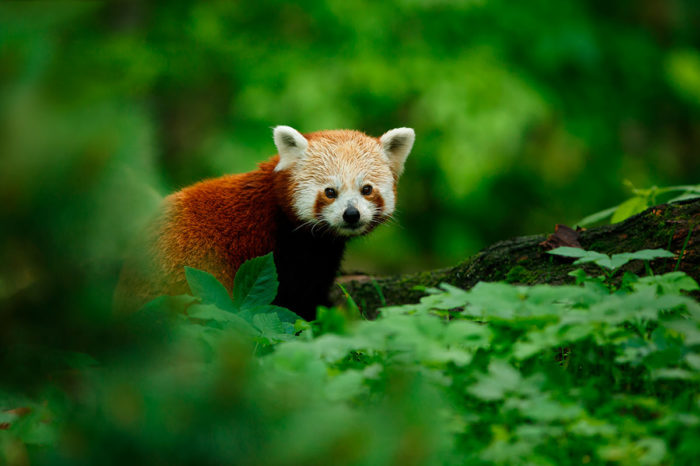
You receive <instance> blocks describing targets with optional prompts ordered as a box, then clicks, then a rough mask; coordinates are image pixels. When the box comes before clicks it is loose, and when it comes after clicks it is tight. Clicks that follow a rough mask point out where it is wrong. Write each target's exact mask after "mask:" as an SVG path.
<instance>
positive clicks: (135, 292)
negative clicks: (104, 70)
mask: <svg viewBox="0 0 700 466" xmlns="http://www.w3.org/2000/svg"><path fill="white" fill-rule="evenodd" d="M304 136H305V137H306V139H307V140H308V141H313V140H316V139H317V138H322V140H317V145H318V146H319V147H320V148H321V149H322V150H326V151H328V152H327V153H331V154H336V153H340V154H343V155H344V156H345V157H346V160H347V158H348V157H350V158H351V157H352V156H354V155H356V154H367V153H372V151H377V150H380V148H379V146H378V140H375V139H373V138H369V137H368V136H366V135H365V134H363V133H360V132H357V131H347V130H342V131H320V132H317V133H310V134H306V135H304ZM333 144H337V147H334V146H333ZM336 150H337V151H339V152H335V151H336ZM351 160H352V158H351ZM369 160H372V159H369ZM373 160H376V158H375V159H373ZM278 162H279V156H275V157H273V158H272V159H270V160H268V161H267V162H263V163H261V164H260V165H259V169H258V170H256V171H253V172H250V173H244V174H239V175H227V176H223V177H220V178H215V179H210V180H205V181H202V182H200V183H197V184H194V185H192V186H189V187H187V188H185V189H183V190H181V191H179V192H177V193H174V194H172V195H170V196H168V197H167V198H166V199H165V200H164V204H163V208H162V211H161V213H160V215H159V217H158V218H157V219H156V221H154V222H153V224H152V225H151V227H150V228H149V230H148V231H147V233H146V235H145V236H146V238H141V240H142V242H141V243H140V245H139V246H138V247H137V248H134V249H133V250H132V251H131V255H130V256H129V258H128V259H127V260H126V262H125V265H124V268H123V270H122V274H121V276H120V281H119V284H118V286H117V290H116V293H115V304H116V306H117V309H119V310H122V311H131V310H136V309H137V308H138V307H139V306H141V305H143V304H144V303H146V302H148V301H149V300H151V299H153V298H155V297H157V296H160V295H164V294H169V295H177V294H184V293H188V292H189V287H188V285H187V282H186V279H185V271H184V267H185V266H190V267H194V268H197V269H201V270H205V271H207V272H209V273H211V274H212V275H214V276H215V277H216V278H217V279H218V280H219V281H220V282H221V283H222V284H223V285H224V286H225V287H226V288H227V289H228V290H229V291H231V290H232V288H233V279H234V276H235V274H236V271H237V270H238V268H239V267H240V266H241V265H242V264H243V262H245V261H247V260H249V259H252V258H254V257H257V256H262V255H264V254H267V253H269V252H273V251H274V258H275V265H276V266H277V270H278V276H279V288H278V294H277V297H276V298H275V303H276V304H280V305H283V306H287V307H290V308H291V309H292V310H295V311H297V312H299V313H300V314H301V315H302V317H305V318H308V319H313V318H314V316H315V309H316V306H317V305H318V304H327V303H326V301H327V294H328V290H329V288H330V287H331V285H332V283H333V279H334V277H335V274H336V272H337V270H338V268H339V266H340V260H341V258H342V254H343V250H344V248H345V241H347V239H348V238H347V237H339V236H334V235H333V234H330V233H328V234H324V233H323V231H322V232H321V233H320V234H317V235H315V236H314V234H313V228H312V226H309V227H308V230H310V233H309V231H306V230H305V229H304V228H306V227H304V228H301V229H300V228H299V227H300V226H301V225H303V224H305V223H304V222H303V221H302V220H301V219H300V218H299V216H297V213H296V211H295V207H294V200H295V199H294V196H295V193H296V191H297V187H298V186H304V185H303V183H304V181H303V180H304V176H302V177H301V178H299V176H298V174H297V175H295V176H293V175H292V171H291V169H290V170H288V169H283V170H281V171H274V169H275V167H276V166H277V164H278ZM361 163H363V164H365V165H368V164H369V165H368V167H367V169H368V170H371V169H372V166H371V163H370V162H368V159H366V158H365V159H363V160H362V162H361ZM307 168H308V169H309V170H310V173H307V172H302V175H305V176H310V177H313V176H319V177H322V176H323V175H324V173H323V165H311V166H309V167H305V169H307ZM382 168H384V169H385V170H386V167H382ZM393 175H394V185H393V186H392V189H393V190H394V193H393V194H394V197H395V194H396V184H395V182H396V179H397V174H396V173H393ZM295 180H297V181H296V182H295ZM300 180H301V181H300ZM297 182H298V183H300V184H299V185H297V184H296V183H297ZM297 196H298V193H297ZM367 199H368V200H369V201H370V202H373V203H374V205H375V206H376V207H377V210H378V211H377V213H376V214H375V219H374V221H373V222H372V223H371V224H370V225H369V226H368V227H367V228H366V230H365V232H368V231H370V230H372V229H373V228H374V227H375V226H376V225H377V224H378V223H381V222H382V221H384V220H386V218H387V217H384V216H383V214H385V212H384V210H385V207H386V201H385V199H384V198H383V197H382V195H381V194H380V192H378V191H375V192H373V193H371V194H370V195H368V196H367ZM333 201H334V200H333V199H329V198H328V197H327V196H325V194H324V192H323V191H321V192H319V193H318V195H317V197H316V199H315V204H314V205H313V213H314V215H315V216H316V217H321V212H322V211H323V209H324V208H325V207H327V206H328V205H330V204H332V203H333ZM309 207H311V206H309ZM392 210H393V209H392ZM390 214H391V212H389V215H390ZM299 215H304V214H299Z"/></svg>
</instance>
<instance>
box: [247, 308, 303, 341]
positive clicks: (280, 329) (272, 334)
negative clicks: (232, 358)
mask: <svg viewBox="0 0 700 466" xmlns="http://www.w3.org/2000/svg"><path fill="white" fill-rule="evenodd" d="M253 325H255V327H256V328H257V329H258V330H260V333H261V336H263V337H264V338H267V339H270V340H288V339H290V338H293V336H292V335H290V334H288V333H287V332H286V330H285V327H284V325H283V322H282V321H281V320H280V318H279V317H278V316H277V314H276V313H274V312H271V313H269V314H255V315H254V316H253Z"/></svg>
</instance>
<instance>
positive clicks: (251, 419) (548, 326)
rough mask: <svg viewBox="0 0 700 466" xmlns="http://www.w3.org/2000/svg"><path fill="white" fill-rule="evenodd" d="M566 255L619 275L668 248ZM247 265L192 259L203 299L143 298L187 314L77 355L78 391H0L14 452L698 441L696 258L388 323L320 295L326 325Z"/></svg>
mask: <svg viewBox="0 0 700 466" xmlns="http://www.w3.org/2000/svg"><path fill="white" fill-rule="evenodd" d="M552 253H553V254H556V255H559V256H563V257H573V258H576V259H577V260H578V262H580V263H584V264H585V263H593V264H596V265H597V266H599V267H600V268H601V269H602V270H605V271H609V272H610V273H615V272H617V271H619V269H620V267H622V266H623V265H624V264H625V263H627V262H629V261H632V260H644V261H650V260H654V259H658V258H665V257H670V256H669V253H668V252H666V251H663V250H643V251H637V252H634V253H626V254H615V255H612V256H607V255H605V254H600V253H596V252H593V251H583V250H580V249H572V248H560V249H559V250H555V251H553V252H552ZM271 269H272V270H271ZM239 273H244V274H245V276H241V277H240V278H238V281H237V283H238V284H239V285H238V288H237V289H238V290H240V292H241V293H242V294H243V297H241V298H238V300H237V299H236V298H235V296H234V298H233V299H231V298H230V297H229V296H228V293H225V289H224V288H223V287H222V286H221V285H220V284H218V283H217V282H216V280H214V279H213V278H212V277H211V276H210V275H208V274H206V273H205V272H202V271H198V270H195V269H188V270H187V278H188V282H189V283H190V287H191V289H192V292H193V294H194V295H195V296H194V297H186V296H182V297H170V298H168V299H162V298H159V299H158V300H155V301H154V302H152V303H150V304H149V305H147V306H146V308H144V310H143V311H142V312H144V311H146V312H148V313H150V314H149V316H154V315H157V314H158V313H161V314H168V315H174V316H175V318H174V320H170V321H169V322H170V323H169V324H167V323H164V322H163V321H160V322H161V323H159V325H160V326H163V327H165V328H166V330H167V333H168V334H169V338H168V339H166V340H165V341H163V342H161V343H160V344H158V345H156V346H155V347H151V350H150V351H149V353H147V354H140V355H139V357H138V358H137V359H132V358H129V357H125V356H121V357H119V358H117V359H112V360H110V361H109V362H105V363H101V364H99V365H98V366H97V367H96V365H97V364H98V363H97V362H96V361H95V360H93V359H91V358H89V357H87V356H85V357H77V356H76V355H72V356H70V355H69V357H68V359H67V360H70V361H73V363H71V364H72V365H73V366H74V367H76V369H77V370H78V372H77V373H76V374H78V378H79V380H81V381H82V382H81V384H83V388H82V389H81V391H80V392H78V393H74V394H72V395H71V397H75V396H77V399H78V400H81V401H77V402H76V401H74V400H73V401H67V398H66V394H64V390H66V388H65V386H64V388H62V389H61V390H57V389H56V388H52V389H51V390H49V391H47V392H45V393H44V394H43V395H40V396H38V397H29V398H26V397H14V396H11V395H10V394H9V393H2V394H0V406H2V407H4V408H5V409H7V408H17V407H21V408H22V409H24V410H25V411H24V412H19V413H18V412H16V411H4V412H3V413H2V415H1V417H0V423H2V422H7V423H9V428H8V429H6V430H5V431H0V432H2V433H0V439H1V441H0V455H2V456H0V458H4V459H5V460H6V461H9V460H8V458H15V457H14V456H12V455H17V451H20V452H22V451H24V452H28V453H29V457H30V458H31V459H32V461H33V463H32V464H48V465H54V464H56V465H59V464H77V465H80V464H96V463H99V464H120V463H121V462H123V461H124V460H126V459H128V460H130V461H132V462H133V461H137V462H138V461H143V460H146V459H149V460H151V459H152V458H154V457H155V458H157V459H158V461H160V462H163V463H167V464H190V463H192V462H196V463H197V464H222V463H236V464H290V465H291V464H308V463H315V464H329V463H332V464H367V465H377V464H397V463H399V464H403V463H404V462H406V461H407V459H408V458H410V459H411V460H412V461H414V462H415V463H416V464H446V463H449V464H456V463H459V464H464V463H469V464H513V463H519V464H532V463H538V464H540V463H541V464H568V463H571V462H577V463H578V462H583V463H589V462H590V463H594V464H595V463H601V464H602V463H608V462H612V463H624V464H666V463H670V462H673V463H679V464H684V463H691V462H692V461H694V459H695V458H696V457H697V455H698V454H700V450H698V446H697V440H696V439H697V436H698V435H700V405H699V404H698V399H699V398H698V397H699V396H700V304H698V303H697V302H696V301H695V300H693V299H692V298H690V297H689V296H687V295H686V294H685V293H687V292H692V291H697V290H698V289H700V287H698V284H697V283H696V282H695V281H694V280H693V279H692V278H690V277H689V276H687V275H686V274H684V273H682V272H672V273H668V274H664V275H649V276H644V277H638V276H636V275H632V274H629V273H627V274H626V275H625V277H624V280H625V283H626V284H625V286H621V287H619V289H617V290H616V291H615V293H611V292H610V289H609V287H608V286H597V285H596V283H598V282H597V281H596V278H595V277H591V276H588V275H586V274H585V272H583V271H582V270H579V271H578V272H577V273H576V274H575V276H576V278H577V282H578V284H576V285H566V286H550V285H537V286H532V287H523V286H513V285H510V284H506V283H483V282H482V283H479V284H477V285H476V286H475V287H474V288H472V289H471V290H468V291H465V290H461V289H458V288H455V287H453V286H450V285H442V286H441V287H439V288H431V289H427V290H426V292H427V295H426V296H425V297H423V298H422V299H421V300H420V301H419V302H418V303H415V304H409V305H405V306H395V307H385V308H383V309H382V310H381V315H380V317H379V319H378V320H376V321H358V320H349V319H348V318H347V317H346V316H345V313H344V312H341V311H340V310H337V309H326V308H320V309H319V315H318V319H317V321H315V322H312V323H311V324H309V323H307V322H305V321H303V320H301V319H298V318H297V319H294V324H292V322H291V321H292V318H294V317H295V315H294V314H293V313H290V312H289V311H287V310H283V309H281V308H275V307H274V306H271V305H270V304H269V303H270V301H271V299H272V297H273V296H274V295H273V294H266V293H265V291H264V290H265V289H268V290H269V289H274V288H275V285H276V278H275V275H274V262H273V261H272V260H271V257H270V256H269V255H268V256H265V257H262V258H257V259H254V260H253V261H250V262H248V263H247V264H246V265H245V266H244V267H242V268H241V271H240V272H239ZM261 283H267V284H268V285H269V284H272V285H271V286H270V288H265V287H262V286H258V285H259V284H261ZM604 285H606V284H604ZM222 290H223V291H224V292H223V293H222ZM253 290H257V292H253ZM250 296H256V297H257V298H256V299H247V298H248V297H250ZM236 303H241V304H240V305H239V304H236ZM126 374H128V376H126ZM69 398H70V397H69ZM87 400H90V401H89V403H88V404H86V402H87ZM67 407H68V409H67ZM27 413H29V414H27ZM183 439H186V440H187V441H186V442H185V441H183ZM39 446H41V447H39ZM13 461H14V463H13V462H10V464H20V463H18V462H17V460H16V459H15V460H13Z"/></svg>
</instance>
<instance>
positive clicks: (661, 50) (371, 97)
mask: <svg viewBox="0 0 700 466" xmlns="http://www.w3.org/2000/svg"><path fill="white" fill-rule="evenodd" d="M0 46H1V48H0V50H1V52H0V53H1V55H0V76H1V78H0V79H1V83H2V84H1V85H2V87H1V90H0V209H1V212H2V228H1V229H0V241H1V242H0V255H1V256H2V257H1V259H2V260H0V298H8V297H10V296H13V297H16V296H17V295H18V293H20V294H21V293H22V292H23V290H28V289H31V290H32V292H31V293H25V294H26V295H27V296H28V297H27V299H29V301H31V302H35V303H39V302H46V299H50V300H51V301H52V302H53V303H54V304H53V305H55V306H57V307H60V305H61V303H64V302H65V300H77V302H73V308H82V307H83V304H85V303H93V302H95V300H97V301H98V302H103V300H104V298H102V297H103V296H107V295H109V294H110V287H111V286H112V285H113V283H114V280H115V278H116V275H117V273H118V270H119V265H120V257H121V254H122V252H123V250H124V248H125V245H126V244H127V242H128V240H129V237H130V236H131V235H133V233H134V231H138V228H139V226H140V225H142V224H143V222H144V219H145V218H147V216H148V214H149V212H150V211H151V209H152V208H153V207H154V206H155V205H157V202H158V199H159V198H160V196H163V195H165V194H167V193H169V192H172V191H173V190H176V189H179V188H181V187H183V186H186V185H188V184H191V183H193V182H195V181H197V180H200V179H202V178H204V177H211V176H218V175H221V174H224V173H234V172H244V171H248V170H251V169H254V167H255V164H256V163H257V162H260V161H262V160H264V159H266V158H268V157H269V156H270V155H272V154H273V153H274V152H275V148H274V145H273V143H272V138H271V130H270V127H271V126H274V125H277V124H288V125H292V126H294V127H296V128H297V129H299V130H300V131H303V132H311V131H315V130H319V129H325V128H354V129H360V130H363V131H366V132H367V133H369V134H371V135H375V136H378V135H381V134H382V133H383V132H384V131H386V130H388V129H390V128H394V127H398V126H411V127H413V128H415V130H416V133H417V141H416V144H415V147H414V150H413V153H412V155H411V156H410V158H409V160H408V163H407V168H406V172H405V175H404V178H403V179H402V180H401V183H400V187H399V205H398V217H397V218H398V221H399V222H398V223H399V225H391V226H385V227H382V228H380V229H378V231H376V232H375V233H373V234H372V235H370V236H368V237H367V238H363V239H360V240H357V241H355V242H354V244H353V245H352V247H351V248H350V251H349V253H348V255H347V260H346V264H345V269H346V270H347V271H355V270H362V271H369V272H377V273H391V272H403V271H412V270H420V269H426V268H433V267H439V266H447V265H451V264H454V263H456V262H457V261H458V260H460V259H462V258H464V257H467V256H469V255H471V254H473V253H475V252H476V251H478V250H479V249H480V248H483V247H485V246H487V245H488V244H490V243H493V242H494V241H497V240H500V239H506V238H509V237H513V236H516V235H523V234H534V233H540V232H546V231H551V230H552V229H553V225H554V223H557V222H559V223H569V224H572V223H575V222H576V221H577V220H578V219H580V218H581V217H583V216H585V215H587V214H590V213H592V212H595V211H597V210H600V209H603V208H606V207H609V206H612V205H615V204H618V203H619V202H621V201H622V200H624V199H625V197H626V196H628V195H629V192H628V191H627V188H625V187H624V184H623V180H624V179H629V180H631V181H632V182H633V183H634V184H635V185H636V186H639V187H648V186H651V185H653V184H659V185H669V184H681V183H697V182H698V181H699V179H700V155H699V153H698V149H699V148H700V51H699V50H700V49H699V46H700V4H699V3H698V2H695V1H691V0H685V1H684V0H638V1H617V2H607V1H600V0H597V1H567V2H552V1H544V0H542V1H540V0H530V1H526V2H506V1H498V0H461V1H440V0H400V1H394V2H370V1H331V2H320V1H303V2H296V3H279V2H267V1H258V2H206V3H205V2H184V1H183V2H160V3H146V2H135V1H131V2H126V1H121V2H111V3H100V2H75V3H66V2H46V3H44V2H6V3H3V4H2V5H0ZM66 289H71V290H79V289H83V290H85V291H84V292H81V293H82V294H81V293H74V294H80V296H78V297H76V296H74V294H71V295H70V296H66V294H65V293H63V292H62V290H66ZM42 300H43V301H42ZM15 301H16V300H15ZM26 304H27V303H26V302H24V303H23V305H26ZM30 304H31V303H30ZM75 304H77V306H75ZM90 312H93V311H90Z"/></svg>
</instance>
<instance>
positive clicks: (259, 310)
mask: <svg viewBox="0 0 700 466" xmlns="http://www.w3.org/2000/svg"><path fill="white" fill-rule="evenodd" d="M244 312H246V313H247V314H248V315H250V317H251V319H252V317H253V316H254V315H256V314H269V313H271V312H272V313H275V314H277V317H279V318H280V320H281V321H282V322H288V323H290V324H296V322H297V320H304V319H302V318H301V317H300V316H299V315H298V314H297V313H295V312H292V311H290V310H289V309H287V308H285V307H281V306H275V305H274V304H266V305H264V306H255V307H253V308H250V309H249V310H246V311H244Z"/></svg>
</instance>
